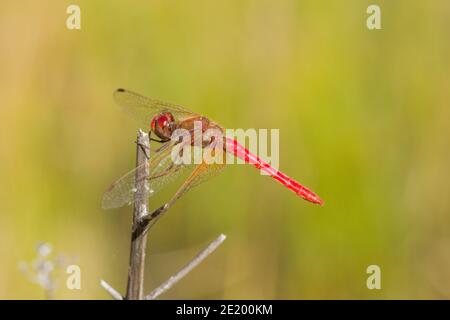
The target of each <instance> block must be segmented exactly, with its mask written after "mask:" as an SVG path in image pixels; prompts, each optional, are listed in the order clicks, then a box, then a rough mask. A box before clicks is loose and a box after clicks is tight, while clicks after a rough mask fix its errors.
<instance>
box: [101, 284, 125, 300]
mask: <svg viewBox="0 0 450 320" xmlns="http://www.w3.org/2000/svg"><path fill="white" fill-rule="evenodd" d="M100 285H101V286H102V287H103V289H105V290H106V291H107V292H108V293H109V294H110V295H111V297H113V298H114V299H115V300H123V297H122V295H121V294H120V293H119V292H117V290H116V289H114V288H113V287H111V286H110V285H109V283H107V282H106V281H104V280H100Z"/></svg>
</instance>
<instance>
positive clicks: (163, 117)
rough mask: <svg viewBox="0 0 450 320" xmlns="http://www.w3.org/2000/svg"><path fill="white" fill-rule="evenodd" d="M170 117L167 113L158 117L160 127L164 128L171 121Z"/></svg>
mask: <svg viewBox="0 0 450 320" xmlns="http://www.w3.org/2000/svg"><path fill="white" fill-rule="evenodd" d="M168 120H169V118H167V116H166V115H160V116H159V117H158V120H156V121H157V122H158V127H159V128H161V129H162V128H164V127H165V126H166V125H167V124H168V123H169V121H168Z"/></svg>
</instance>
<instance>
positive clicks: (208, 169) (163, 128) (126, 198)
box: [102, 89, 323, 211]
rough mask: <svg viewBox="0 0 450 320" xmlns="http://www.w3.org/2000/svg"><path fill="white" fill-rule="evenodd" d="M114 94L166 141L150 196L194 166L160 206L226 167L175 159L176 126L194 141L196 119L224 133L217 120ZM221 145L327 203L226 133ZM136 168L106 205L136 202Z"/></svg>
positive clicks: (152, 171) (151, 163)
mask: <svg viewBox="0 0 450 320" xmlns="http://www.w3.org/2000/svg"><path fill="white" fill-rule="evenodd" d="M114 98H115V100H116V102H117V103H118V104H119V105H120V106H121V107H123V108H124V109H125V110H126V111H128V112H129V113H131V114H132V115H133V116H134V117H135V118H136V119H138V120H139V121H141V122H142V124H143V125H145V126H148V125H150V131H149V134H150V136H151V134H154V135H156V136H157V137H158V138H159V139H160V140H156V139H151V140H153V141H157V142H160V143H162V147H161V148H159V149H158V150H156V151H155V152H151V156H150V158H149V159H148V164H147V165H148V167H149V176H148V177H146V178H147V179H148V182H149V186H150V190H149V196H151V195H153V194H155V193H156V192H157V191H159V190H160V189H161V188H162V187H164V186H165V185H166V184H167V183H169V182H170V181H172V180H173V179H174V178H175V177H177V176H178V175H179V174H180V173H181V172H183V171H185V170H188V169H190V170H191V173H190V175H189V176H188V178H187V179H186V180H185V181H184V183H183V184H182V185H181V186H180V187H179V189H178V190H177V192H176V193H175V194H174V196H173V197H172V198H171V199H170V200H169V201H168V202H167V203H166V204H165V205H164V206H163V207H161V208H160V209H159V210H160V211H166V210H167V209H168V208H169V207H170V206H172V205H173V204H174V202H175V201H176V200H177V199H178V198H179V197H181V196H182V195H183V194H184V193H186V192H187V191H188V190H190V189H191V188H192V187H194V186H197V185H199V184H200V183H202V182H204V181H206V180H207V179H209V178H211V177H212V176H214V175H216V174H217V173H219V172H220V171H221V170H222V169H223V168H224V167H225V165H226V161H223V162H222V163H206V162H205V161H202V162H201V163H199V164H195V165H194V167H193V166H192V165H188V164H185V163H182V162H179V161H175V162H174V160H173V152H172V151H173V148H174V147H176V146H177V144H179V143H180V140H177V139H172V138H171V136H172V134H173V133H174V131H175V130H176V129H185V130H187V131H188V132H189V133H190V134H191V137H190V138H189V140H188V143H189V144H194V139H196V138H194V136H195V134H196V132H195V129H194V128H195V125H194V123H195V122H196V121H198V122H200V123H201V131H202V132H201V133H204V132H205V131H206V130H208V129H215V130H219V131H220V132H222V133H224V132H225V130H224V129H223V128H222V127H221V126H219V125H218V124H217V123H215V122H213V121H211V120H209V119H208V118H206V117H203V116H201V115H199V114H197V113H194V112H192V111H189V110H187V109H185V108H184V107H181V106H178V105H174V104H170V103H166V102H162V101H159V100H155V99H151V98H147V97H144V96H141V95H139V94H137V93H134V92H131V91H128V90H125V89H118V90H116V91H115V93H114ZM198 122H197V123H198ZM197 133H198V132H197ZM212 140H214V139H211V140H209V141H206V142H205V141H203V142H202V147H203V148H206V149H207V148H208V147H213V146H217V141H215V142H214V141H212ZM221 148H222V149H219V152H221V151H223V152H222V153H223V156H224V157H225V155H226V154H232V155H234V156H235V157H238V158H240V159H242V160H244V161H245V163H249V164H251V165H253V166H254V167H256V168H258V169H260V170H262V171H264V172H265V173H266V174H267V175H269V176H271V177H272V178H274V179H275V180H277V181H279V182H280V183H281V184H282V185H283V186H285V187H286V188H288V189H289V190H291V191H293V192H295V193H296V194H297V195H299V196H300V197H302V198H303V199H305V200H307V201H310V202H312V203H316V204H320V205H322V204H323V201H322V200H321V199H320V198H319V197H318V196H317V195H316V194H315V193H313V192H312V191H311V190H309V189H308V188H306V187H304V186H302V185H301V184H300V183H298V182H297V181H295V180H294V179H292V178H289V177H288V176H287V175H285V174H284V173H282V172H280V171H278V170H277V169H275V168H273V167H272V166H271V165H270V164H268V163H267V162H265V161H263V160H262V159H260V158H259V157H258V156H256V155H254V154H252V153H251V152H250V151H249V150H247V149H246V148H245V147H243V146H242V145H241V144H239V143H238V142H237V141H236V140H235V139H233V138H229V137H226V136H225V135H223V141H222V144H221ZM216 151H217V150H216ZM136 170H137V169H134V170H132V171H131V172H129V173H127V174H126V175H125V176H123V177H122V178H120V179H119V180H117V181H116V182H115V183H113V184H112V185H111V186H110V187H109V189H108V190H107V191H106V192H105V194H104V196H103V201H102V207H103V208H105V209H109V208H117V207H121V206H123V205H126V204H131V203H133V201H134V198H135V196H136V181H135V179H136V178H135V176H136V174H135V171H136Z"/></svg>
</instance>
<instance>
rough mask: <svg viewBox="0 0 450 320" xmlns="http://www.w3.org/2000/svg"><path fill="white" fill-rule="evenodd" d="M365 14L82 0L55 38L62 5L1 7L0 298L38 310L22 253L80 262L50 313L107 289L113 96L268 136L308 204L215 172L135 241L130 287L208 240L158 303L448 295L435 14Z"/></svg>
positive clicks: (248, 176)
mask: <svg viewBox="0 0 450 320" xmlns="http://www.w3.org/2000/svg"><path fill="white" fill-rule="evenodd" d="M373 2H374V1H360V0H348V1H345V2H341V1H331V0H328V1H320V2H319V1H313V0H303V1H300V0H285V1H273V0H258V1H256V0H244V1H243V0H227V1H224V0H219V1H210V0H192V1H176V0H171V1H163V0H152V1H137V0H132V1H126V2H125V1H86V0H80V1H76V4H77V5H79V6H80V8H81V30H68V29H67V28H66V19H67V17H68V14H67V13H66V9H67V7H68V6H69V5H70V4H73V3H72V2H67V1H26V0H25V1H2V2H1V4H0V92H1V93H0V97H1V106H0V161H1V165H0V181H1V183H0V261H1V263H0V298H2V299H24V298H25V299H42V298H44V297H45V295H44V293H43V290H42V289H41V288H40V287H39V286H37V285H35V284H33V283H31V282H30V281H29V280H28V279H27V278H26V277H25V276H24V275H23V274H22V273H21V272H20V270H19V268H18V264H19V263H20V261H31V260H32V259H33V258H34V256H35V249H34V247H35V245H36V243H37V242H39V241H46V242H49V243H51V244H52V246H53V248H54V250H55V253H61V254H63V255H66V256H73V257H75V259H76V261H77V262H76V263H77V264H78V265H79V266H80V268H81V273H82V288H81V290H69V289H67V288H66V287H65V281H66V278H67V275H66V274H65V273H64V270H62V272H60V273H59V275H58V277H57V279H56V280H57V282H58V284H59V285H58V288H57V290H56V294H55V298H56V299H108V298H109V296H108V294H107V293H106V292H105V291H104V290H103V289H102V288H101V287H100V284H99V281H100V279H105V280H106V281H108V282H109V283H110V284H111V285H112V286H114V287H115V288H117V289H118V290H119V291H121V292H124V291H125V287H126V278H127V268H128V254H129V243H130V228H131V209H130V208H129V207H126V208H122V209H118V210H112V211H103V210H102V209H101V208H100V202H101V196H102V193H103V191H104V190H105V188H106V187H107V186H108V185H109V184H110V183H111V182H112V181H114V180H115V179H117V178H118V177H120V176H121V175H122V174H123V173H125V172H127V171H128V170H130V169H132V168H133V166H134V161H135V159H134V157H135V145H134V140H135V136H136V130H137V129H138V125H137V123H136V122H135V121H133V119H131V118H129V117H128V116H127V115H126V114H125V113H124V112H122V111H121V110H120V108H118V107H117V106H116V105H115V104H114V102H113V99H112V92H113V91H114V90H115V89H116V88H118V87H124V88H128V89H131V90H133V91H137V92H140V93H142V94H144V95H147V96H151V97H155V98H159V99H162V100H167V101H171V102H175V103H178V104H182V105H185V106H187V107H188V108H190V109H192V110H194V111H196V112H199V113H202V114H204V115H206V116H209V117H211V118H213V119H214V120H217V121H218V122H219V123H221V124H222V125H224V126H225V127H229V128H279V129H280V169H281V170H282V171H284V172H286V173H287V174H288V175H290V176H292V177H295V178H296V179H298V180H299V181H300V182H302V183H304V184H305V185H307V186H309V187H311V188H312V189H313V190H314V191H315V192H317V193H318V194H319V195H320V196H321V197H322V198H323V199H324V200H325V206H323V207H319V206H314V205H311V204H309V203H307V202H305V201H303V200H301V199H299V198H298V197H296V196H295V195H294V194H293V193H291V192H289V191H287V190H285V189H284V188H282V187H281V186H280V185H279V184H278V183H276V182H274V181H272V180H271V179H269V178H267V177H261V176H260V175H259V174H258V172H257V171H256V170H254V169H252V168H250V167H249V166H230V168H228V169H227V170H226V171H225V172H223V173H222V174H221V175H220V176H219V177H217V178H214V179H213V180H211V181H209V182H207V183H205V184H203V185H201V186H199V187H197V188H195V189H193V190H192V191H190V192H189V193H188V194H187V195H185V196H184V197H183V198H182V199H181V200H180V201H179V202H178V203H177V204H176V205H175V206H174V207H173V209H171V210H170V212H169V213H168V214H167V216H165V217H164V218H163V219H161V220H160V221H159V222H158V224H157V225H156V226H155V227H154V229H152V230H151V234H150V237H149V244H148V255H147V265H146V283H145V287H146V291H148V292H149V291H150V290H151V289H152V288H154V287H155V286H157V285H158V284H160V283H161V282H163V281H164V280H165V279H167V278H168V277H169V276H170V275H172V274H173V273H175V272H176V271H177V270H179V269H180V268H181V267H182V266H183V265H184V264H185V263H186V262H187V261H189V260H190V259H191V258H192V257H193V256H194V255H195V254H196V253H197V252H198V251H199V250H201V249H202V248H203V247H204V246H205V245H206V244H207V243H208V242H209V241H211V240H212V239H213V238H215V237H216V236H217V235H218V234H220V233H225V234H226V235H227V236H228V239H227V240H226V241H225V243H224V244H223V246H221V247H220V248H219V249H218V250H217V251H216V252H215V253H214V254H213V255H212V256H210V257H209V258H208V259H207V260H205V261H204V262H203V263H202V264H201V265H200V266H199V267H198V268H197V269H195V270H194V271H193V272H192V273H191V274H189V275H188V276H187V277H186V278H185V279H183V280H182V281H181V282H180V283H179V284H177V285H176V286H175V287H174V288H172V289H171V290H170V291H168V292H167V293H166V294H165V295H164V296H161V298H165V299H167V298H176V299H181V298H188V299H223V298H239V299H241V298H242V299H316V298H322V299H347V298H351V299H378V298H380V299H389V298H397V299H404V298H425V299H428V298H450V296H449V293H448V292H449V291H448V288H449V287H450V274H449V271H448V270H450V235H449V231H450V219H449V213H450V200H449V199H450V197H449V196H448V193H449V191H448V190H449V184H450V169H449V163H450V143H449V142H450V139H449V135H450V121H449V120H450V108H449V101H450V77H449V75H450V59H449V57H450V28H449V21H450V3H449V2H448V1H446V0H436V1H425V0H420V1H407V0H397V1H386V0H384V1H383V0H378V1H375V2H376V4H378V5H379V6H380V7H381V19H382V20H381V21H382V29H381V30H368V28H367V27H366V19H367V17H368V15H367V13H366V9H367V7H368V6H369V5H370V4H373ZM143 129H145V128H143ZM175 184H176V183H175ZM174 187H176V185H174V186H170V187H169V188H168V189H167V190H166V192H163V193H162V194H161V195H159V194H158V196H155V198H152V199H151V204H152V205H157V204H161V203H162V202H163V201H164V199H166V197H167V196H168V195H170V193H171V192H172V191H173V188H174ZM373 264H375V265H378V266H380V268H381V272H382V289H381V290H368V289H367V286H366V279H367V277H368V274H367V273H366V268H367V267H368V266H369V265H373Z"/></svg>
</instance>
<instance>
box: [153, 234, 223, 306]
mask: <svg viewBox="0 0 450 320" xmlns="http://www.w3.org/2000/svg"><path fill="white" fill-rule="evenodd" d="M225 239H226V236H225V235H224V234H221V235H220V236H219V237H217V238H216V239H215V240H214V241H212V242H211V243H210V244H209V245H208V246H207V247H206V248H205V249H204V250H203V251H201V252H200V253H199V254H198V255H197V256H196V257H195V258H194V259H193V260H192V261H191V262H189V263H188V264H187V265H186V266H185V267H184V268H183V269H181V270H180V271H179V272H178V273H177V274H175V275H174V276H172V277H170V278H169V279H168V280H167V281H166V282H164V283H163V284H161V285H160V286H159V287H157V288H156V289H155V290H153V291H152V292H151V293H150V294H149V295H147V296H146V297H145V299H146V300H154V299H156V298H157V297H158V296H160V295H161V294H163V293H164V292H166V291H167V290H169V289H170V288H172V287H173V286H174V285H175V284H176V283H177V282H178V281H180V280H181V279H183V278H184V277H185V276H186V275H187V274H188V273H189V272H191V271H192V270H193V269H194V268H195V267H196V266H198V265H199V264H200V263H201V262H202V261H203V260H204V259H205V258H206V257H208V256H209V255H210V254H211V253H213V252H214V251H215V250H216V249H217V248H218V247H219V246H220V245H221V244H222V243H223V242H224V241H225Z"/></svg>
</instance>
